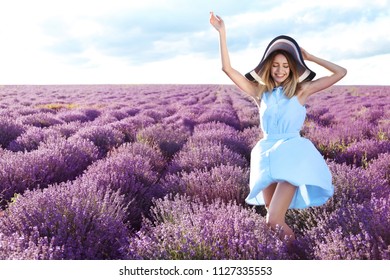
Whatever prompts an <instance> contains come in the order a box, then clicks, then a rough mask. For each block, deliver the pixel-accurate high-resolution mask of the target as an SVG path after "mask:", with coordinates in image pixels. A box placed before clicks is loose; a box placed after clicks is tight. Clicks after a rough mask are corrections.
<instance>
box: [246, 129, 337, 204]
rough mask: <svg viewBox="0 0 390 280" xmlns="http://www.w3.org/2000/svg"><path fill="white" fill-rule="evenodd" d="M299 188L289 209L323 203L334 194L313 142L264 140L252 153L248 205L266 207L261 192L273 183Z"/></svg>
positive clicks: (329, 176) (328, 174)
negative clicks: (283, 183) (286, 183)
mask: <svg viewBox="0 0 390 280" xmlns="http://www.w3.org/2000/svg"><path fill="white" fill-rule="evenodd" d="M283 181H286V182H289V183H290V184H292V185H294V186H296V187H297V190H296V192H295V195H294V197H293V199H292V201H291V204H290V206H289V208H290V209H292V208H296V209H301V208H307V207H310V206H319V205H322V204H324V203H325V202H326V201H327V200H328V199H329V198H330V197H331V196H332V195H333V193H334V186H333V185H332V176H331V173H330V170H329V167H328V166H327V164H326V162H325V160H324V158H323V157H322V155H321V154H320V153H319V151H318V150H317V149H316V147H315V146H314V145H313V143H312V142H311V141H310V140H308V139H306V138H303V137H300V136H292V137H290V138H289V137H287V138H283V139H277V138H276V139H274V138H272V137H271V138H263V139H261V140H260V141H259V142H257V144H256V146H255V147H254V148H253V149H252V152H251V167H250V182H249V187H250V192H249V195H248V196H247V198H246V200H245V201H246V203H248V204H251V205H264V204H265V202H264V198H263V193H262V191H263V190H264V189H265V188H266V187H268V186H269V185H270V184H271V183H275V182H283Z"/></svg>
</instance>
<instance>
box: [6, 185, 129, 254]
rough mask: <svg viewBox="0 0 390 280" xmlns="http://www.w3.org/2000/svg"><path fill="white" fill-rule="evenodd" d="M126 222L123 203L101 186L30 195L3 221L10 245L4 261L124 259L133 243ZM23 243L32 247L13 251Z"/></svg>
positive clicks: (61, 187)
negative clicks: (125, 252)
mask: <svg viewBox="0 0 390 280" xmlns="http://www.w3.org/2000/svg"><path fill="white" fill-rule="evenodd" d="M124 217H125V216H124V211H123V204H122V199H121V197H120V196H119V195H118V194H116V193H111V192H107V191H102V190H100V189H97V188H96V187H95V186H89V185H78V186H73V185H70V184H61V185H56V186H50V187H49V188H47V189H45V190H43V191H41V190H36V191H26V192H25V193H24V194H23V195H19V196H17V197H16V199H15V200H14V202H13V203H11V204H10V205H9V207H8V209H7V210H6V212H5V215H3V216H2V217H1V218H0V232H1V233H2V235H0V242H1V243H5V246H4V247H3V248H1V247H2V246H0V255H1V257H2V258H4V259H10V258H11V259H12V258H27V259H40V258H42V259H118V258H123V257H124V256H123V249H124V248H125V246H126V244H127V242H128V241H127V229H126V225H125V224H124ZM18 237H19V239H20V238H23V239H25V240H28V243H27V242H23V241H21V242H18V243H16V244H14V247H13V246H11V245H10V244H9V243H10V242H14V241H17V240H15V239H17V238H18ZM15 245H16V246H15ZM15 247H16V248H15ZM42 247H44V248H42Z"/></svg>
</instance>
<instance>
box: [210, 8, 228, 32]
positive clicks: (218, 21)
mask: <svg viewBox="0 0 390 280" xmlns="http://www.w3.org/2000/svg"><path fill="white" fill-rule="evenodd" d="M210 23H211V25H212V26H214V28H215V29H217V31H218V32H220V31H221V30H223V29H224V28H225V23H224V22H223V20H222V18H220V17H219V16H216V15H214V13H213V12H210Z"/></svg>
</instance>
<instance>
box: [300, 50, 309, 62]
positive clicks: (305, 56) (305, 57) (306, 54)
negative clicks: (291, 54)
mask: <svg viewBox="0 0 390 280" xmlns="http://www.w3.org/2000/svg"><path fill="white" fill-rule="evenodd" d="M301 53H302V57H303V59H304V60H310V57H311V54H309V53H308V52H307V51H306V50H305V49H304V48H302V47H301Z"/></svg>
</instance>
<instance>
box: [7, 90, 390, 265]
mask: <svg viewBox="0 0 390 280" xmlns="http://www.w3.org/2000/svg"><path fill="white" fill-rule="evenodd" d="M307 113H308V115H307V120H306V122H305V126H304V129H303V130H302V135H303V136H304V137H307V138H309V139H311V140H312V141H313V143H314V144H315V145H316V147H317V148H318V149H319V151H320V152H321V153H322V154H323V156H324V157H325V158H326V160H327V161H328V164H329V167H330V169H331V172H332V175H333V183H334V185H335V195H334V196H333V197H332V198H331V199H330V200H329V201H328V202H327V203H326V204H325V205H323V206H321V207H316V208H309V209H304V210H289V212H288V221H287V223H288V224H290V225H291V227H292V228H293V229H294V230H295V232H296V235H297V240H296V242H295V243H294V245H293V246H292V247H287V246H286V245H285V243H284V242H283V241H281V240H279V239H278V237H277V234H276V233H274V232H272V231H271V230H269V229H268V227H267V226H266V223H265V217H264V215H265V212H264V208H263V207H252V206H249V205H246V204H245V202H244V198H245V197H246V195H247V193H248V191H249V187H248V184H249V156H250V151H251V148H252V147H253V146H254V144H255V143H256V142H257V141H258V140H259V139H260V138H261V132H260V130H259V117H258V111H257V107H256V105H255V104H254V102H252V100H251V99H250V98H248V97H246V96H245V95H244V94H242V93H241V92H240V91H239V90H237V89H236V88H235V87H234V86H227V85H226V86H223V85H108V86H104V85H93V86H2V87H0V259H18V260H22V259H175V260H181V259H246V260H248V259H310V260H311V259H316V260H320V259H390V202H389V194H390V87H386V86H377V87H375V86H337V87H332V88H330V89H328V90H325V91H323V92H321V93H318V94H317V95H314V96H313V97H312V98H311V99H310V100H309V102H308V104H307Z"/></svg>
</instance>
